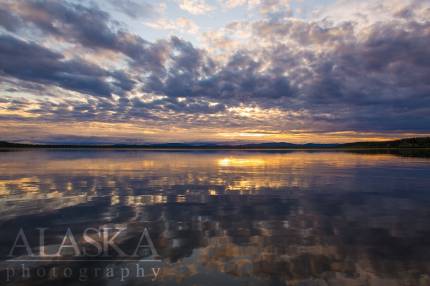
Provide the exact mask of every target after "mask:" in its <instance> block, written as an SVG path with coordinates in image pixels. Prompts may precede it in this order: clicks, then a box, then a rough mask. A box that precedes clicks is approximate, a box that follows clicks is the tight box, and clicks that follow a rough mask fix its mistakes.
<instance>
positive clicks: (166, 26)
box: [145, 17, 199, 34]
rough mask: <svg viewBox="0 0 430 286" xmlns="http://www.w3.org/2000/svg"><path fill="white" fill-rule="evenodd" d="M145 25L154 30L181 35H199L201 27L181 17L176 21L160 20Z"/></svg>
mask: <svg viewBox="0 0 430 286" xmlns="http://www.w3.org/2000/svg"><path fill="white" fill-rule="evenodd" d="M145 24H146V25H147V26H148V27H151V28H154V29H160V30H170V31H175V32H178V33H181V34H183V33H189V34H197V33H198V32H199V26H197V24H196V23H195V22H194V21H192V20H190V19H188V18H185V17H179V18H177V19H176V20H168V19H164V18H160V19H157V20H155V21H150V22H146V23H145Z"/></svg>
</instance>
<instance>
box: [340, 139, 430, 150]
mask: <svg viewBox="0 0 430 286" xmlns="http://www.w3.org/2000/svg"><path fill="white" fill-rule="evenodd" d="M340 147H343V148H430V137H418V138H406V139H400V140H393V141H381V142H356V143H347V144H341V145H340Z"/></svg>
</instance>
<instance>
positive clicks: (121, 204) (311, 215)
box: [0, 150, 430, 286]
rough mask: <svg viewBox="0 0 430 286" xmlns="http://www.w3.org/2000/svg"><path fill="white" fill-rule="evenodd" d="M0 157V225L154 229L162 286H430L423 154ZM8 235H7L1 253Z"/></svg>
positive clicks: (11, 229)
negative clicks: (106, 226)
mask: <svg viewBox="0 0 430 286" xmlns="http://www.w3.org/2000/svg"><path fill="white" fill-rule="evenodd" d="M0 155H1V157H0V225H2V227H3V229H2V230H3V231H4V233H10V234H12V233H15V232H16V228H17V227H18V226H20V227H21V226H22V224H24V226H25V225H27V224H28V227H30V226H31V228H35V227H37V226H39V225H42V226H48V227H56V228H59V229H63V228H66V227H72V228H81V227H83V226H91V227H98V226H103V225H112V224H113V225H116V226H123V227H128V228H131V229H133V228H139V227H142V226H145V227H149V228H150V229H151V236H152V237H153V239H154V243H155V245H156V246H157V248H158V249H159V252H160V255H161V256H162V264H163V275H162V278H161V279H162V280H160V281H159V282H160V283H161V284H164V283H166V285H268V283H270V285H327V284H328V285H375V286H378V285H395V286H396V285H411V286H412V285H414V286H416V285H420V286H421V285H429V284H425V283H427V282H429V281H430V280H429V277H428V275H427V274H428V273H430V260H429V257H430V245H429V244H428V243H427V242H426V241H427V238H428V234H430V225H429V223H428V221H430V208H429V207H428V206H429V205H430V195H429V194H428V188H429V186H430V161H429V159H428V158H419V157H401V156H394V155H389V154H354V153H342V152H332V153H330V152H302V151H300V152H238V151H214V152H202V151H199V152H147V151H145V152H142V151H131V150H130V151H106V150H104V151H85V150H81V151H58V150H57V151H31V152H30V151H28V152H27V151H26V152H3V153H0ZM53 237H55V235H53ZM13 239H14V238H13V237H9V236H8V235H3V236H2V237H1V241H0V246H2V247H3V248H0V249H3V250H4V249H5V246H6V245H8V244H10V243H11V241H12V242H13ZM126 243H127V240H125V241H124V242H123V244H124V245H126ZM3 252H4V251H3ZM3 252H2V253H0V255H1V257H3V259H5V254H4V253H3ZM1 263H2V262H1V261H0V268H1V265H2V264H1ZM426 273H427V274H426ZM212 280H213V281H214V282H213V283H212V284H211V282H208V281H212ZM405 281H406V282H405ZM135 282H136V285H138V284H139V281H135ZM207 283H209V284H207ZM304 283H305V284H304ZM306 283H308V284H306ZM324 283H325V284H324ZM330 283H332V284H330ZM132 285H134V284H133V283H132Z"/></svg>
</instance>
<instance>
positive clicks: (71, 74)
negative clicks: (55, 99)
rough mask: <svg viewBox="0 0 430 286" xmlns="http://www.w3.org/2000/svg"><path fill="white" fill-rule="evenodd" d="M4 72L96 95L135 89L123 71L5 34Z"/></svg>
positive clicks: (0, 43)
mask: <svg viewBox="0 0 430 286" xmlns="http://www.w3.org/2000/svg"><path fill="white" fill-rule="evenodd" d="M29 59H31V60H29ZM0 71H1V74H3V75H6V76H10V77H14V78H18V79H21V80H26V81H31V82H37V83H43V84H52V85H56V86H60V87H63V88H66V89H70V90H74V91H78V92H81V93H84V94H91V95H95V96H104V97H108V96H111V95H112V94H114V93H115V94H120V95H121V94H123V93H124V92H126V91H129V90H131V89H132V87H133V81H132V80H130V79H128V78H127V76H126V75H125V74H124V73H123V72H121V71H115V72H108V71H105V70H103V69H101V68H99V67H98V66H94V65H91V64H88V63H86V62H84V61H82V60H80V59H73V60H65V59H64V56H63V55H61V54H59V53H55V52H52V51H50V50H48V49H46V48H44V47H42V46H39V45H37V44H35V43H31V42H24V41H22V40H19V39H17V38H15V37H12V36H5V35H3V36H1V35H0Z"/></svg>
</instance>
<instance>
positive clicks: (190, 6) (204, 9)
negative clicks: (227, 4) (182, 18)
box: [178, 0, 215, 15]
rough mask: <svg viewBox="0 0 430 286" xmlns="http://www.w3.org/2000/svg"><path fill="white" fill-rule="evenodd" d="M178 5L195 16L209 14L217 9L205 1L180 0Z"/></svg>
mask: <svg viewBox="0 0 430 286" xmlns="http://www.w3.org/2000/svg"><path fill="white" fill-rule="evenodd" d="M178 4H179V7H180V8H181V9H182V10H184V11H187V12H188V13H190V14H193V15H203V14H207V13H209V12H211V11H213V10H214V9H215V7H213V6H211V5H209V4H208V3H206V1H205V0H178Z"/></svg>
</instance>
